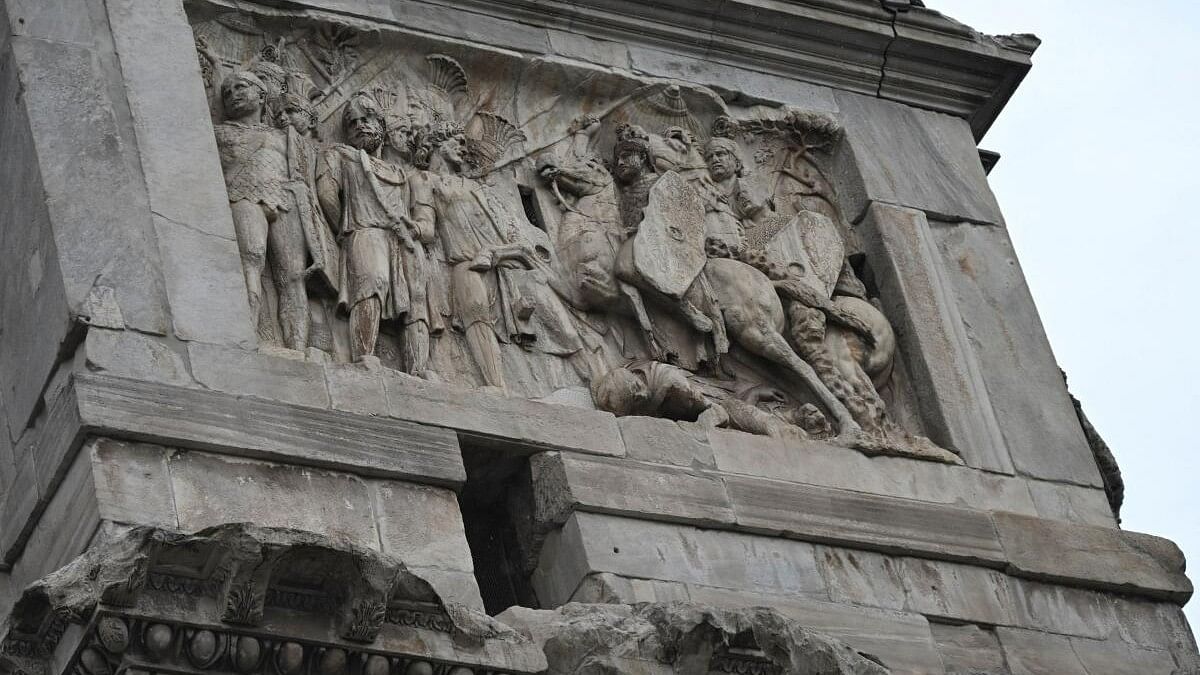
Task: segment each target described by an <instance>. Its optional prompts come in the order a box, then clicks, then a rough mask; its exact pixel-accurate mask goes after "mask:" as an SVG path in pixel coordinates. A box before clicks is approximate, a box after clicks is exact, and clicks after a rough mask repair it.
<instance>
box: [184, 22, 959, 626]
mask: <svg viewBox="0 0 1200 675" xmlns="http://www.w3.org/2000/svg"><path fill="white" fill-rule="evenodd" d="M192 20H193V27H194V31H195V33H196V38H197V45H198V48H199V50H200V58H201V61H202V63H203V64H205V71H204V72H205V73H206V83H207V84H208V86H209V93H210V101H211V104H212V112H213V119H214V121H215V125H214V130H215V133H216V137H217V145H218V148H219V150H220V154H221V161H222V166H223V168H224V172H225V180H226V184H227V188H228V195H229V202H230V209H231V212H232V214H233V220H234V225H235V229H236V230H237V234H238V242H239V247H240V250H241V254H242V263H243V270H244V272H245V277H246V287H247V292H248V294H249V295H248V300H249V303H250V308H251V311H252V314H254V315H255V317H256V318H257V322H258V329H259V335H260V338H261V340H262V341H263V342H264V343H266V344H268V345H274V346H275V347H279V348H286V349H291V350H298V351H307V352H308V353H309V355H310V356H311V357H313V358H320V359H328V358H333V359H335V360H345V361H357V362H362V363H364V364H366V366H367V367H378V366H382V367H390V368H396V369H400V370H403V371H405V372H408V373H410V374H414V375H417V376H419V377H423V378H427V379H430V380H438V381H446V382H449V383H451V384H455V385H459V386H465V387H484V388H490V389H492V390H495V391H497V392H503V393H505V394H507V395H513V396H525V397H531V398H541V397H545V396H550V395H552V394H554V393H555V392H558V391H569V390H580V389H584V390H588V391H590V392H592V394H593V400H594V403H595V405H596V406H597V407H600V408H603V409H607V410H610V411H612V412H614V413H617V414H639V415H654V416H661V417H668V418H675V419H687V420H697V419H702V420H704V421H706V422H707V423H710V424H712V425H717V426H726V427H731V428H735V429H740V430H743V431H748V432H751V433H759V434H775V435H778V434H792V435H795V436H799V437H814V436H815V437H822V438H824V437H831V438H834V439H836V440H837V441H839V442H841V443H843V444H845V445H848V446H851V447H856V448H859V449H861V450H864V451H868V452H876V453H889V454H901V455H909V456H915V457H919V458H923V459H933V460H937V461H945V462H958V461H959V460H958V458H957V457H956V456H955V455H954V454H953V453H950V452H947V451H945V450H943V449H941V448H938V447H936V446H935V445H934V444H933V443H931V442H929V441H928V440H927V439H925V438H923V437H922V436H920V435H919V434H918V433H917V432H919V431H920V430H916V429H914V430H906V429H902V428H901V427H900V426H899V424H897V423H896V422H895V421H894V420H893V419H892V417H891V416H889V414H888V403H887V402H886V400H885V397H884V396H883V395H881V394H880V391H889V396H893V397H894V396H903V395H907V394H906V393H907V390H906V389H904V387H903V386H899V385H898V386H893V382H892V379H893V375H892V374H893V372H894V368H893V364H894V361H895V359H896V358H897V355H896V353H895V347H896V339H895V335H894V333H893V331H892V328H891V325H890V324H889V322H888V320H887V318H886V317H885V316H884V314H883V312H882V311H881V309H880V308H879V306H878V303H877V302H875V301H873V298H872V297H871V293H870V290H869V288H868V286H867V285H866V284H864V283H863V281H862V280H860V276H859V275H860V274H862V273H863V272H864V270H866V271H868V272H869V264H870V261H865V263H864V262H863V260H862V256H858V261H859V263H860V264H859V265H858V267H857V268H856V265H855V264H852V263H851V262H850V261H851V259H853V257H854V252H855V242H854V239H853V232H852V230H851V228H850V226H849V224H848V222H847V221H846V219H845V218H844V217H843V214H842V212H841V209H840V206H839V201H838V197H837V193H836V190H835V187H834V182H833V180H832V179H831V177H830V175H829V172H828V171H827V166H828V164H829V159H830V157H831V156H832V155H833V154H834V153H837V152H839V151H840V148H841V146H842V144H843V131H842V128H841V126H840V124H839V123H838V122H837V120H835V119H834V118H832V117H830V116H828V115H825V114H822V113H816V112H812V111H805V110H797V109H792V108H786V107H782V106H779V107H777V108H775V109H771V108H769V107H766V106H757V107H756V108H754V109H753V110H752V111H751V110H747V109H741V108H735V107H731V106H730V105H728V104H726V103H725V101H724V100H722V98H721V97H718V96H717V95H715V94H714V93H712V92H711V91H709V90H706V89H704V88H702V87H695V86H689V85H686V84H683V83H676V82H645V81H638V80H633V79H631V78H629V77H625V76H621V75H617V74H615V73H611V72H600V71H595V70H588V69H585V68H584V67H582V66H571V65H567V64H564V63H561V62H551V61H547V60H544V59H539V58H520V57H516V56H514V55H511V54H498V53H489V52H486V51H484V50H480V49H473V48H467V47H464V46H462V45H453V44H445V43H439V42H437V41H434V40H432V39H426V38H418V37H417V36H413V35H400V34H390V33H388V32H386V31H384V30H379V31H373V30H364V29H363V28H362V27H361V26H356V27H349V26H341V25H334V24H327V23H320V22H312V21H302V20H296V19H293V18H291V17H288V16H286V14H285V13H281V12H280V13H275V14H272V15H264V16H256V15H251V14H246V13H238V12H230V11H227V10H225V9H224V8H222V7H219V6H217V5H204V4H199V3H197V4H196V5H194V6H193V7H192ZM864 265H865V267H864ZM572 398H574V397H572ZM248 601H250V602H251V606H249V607H248V608H247V611H248V612H249V615H248V616H249V617H250V618H253V616H254V615H255V612H256V611H257V610H256V609H255V608H254V606H253V605H254V604H255V599H248ZM256 602H257V604H261V599H258V600H257V601H256Z"/></svg>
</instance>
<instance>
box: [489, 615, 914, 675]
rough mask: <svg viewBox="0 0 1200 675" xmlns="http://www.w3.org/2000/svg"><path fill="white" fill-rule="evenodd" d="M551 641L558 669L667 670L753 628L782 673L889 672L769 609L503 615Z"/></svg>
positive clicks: (552, 663)
mask: <svg viewBox="0 0 1200 675" xmlns="http://www.w3.org/2000/svg"><path fill="white" fill-rule="evenodd" d="M498 618H499V619H500V620H501V621H503V622H505V623H507V624H508V625H511V626H513V627H515V628H517V630H519V631H520V632H522V633H523V634H524V635H526V636H527V637H528V638H530V639H531V640H533V641H534V642H535V643H538V644H542V645H543V646H544V649H545V652H546V657H547V662H548V666H549V668H548V670H547V672H548V673H550V674H552V675H570V674H574V673H586V672H592V671H593V669H598V670H602V671H603V672H620V673H644V674H645V675H668V673H673V672H678V671H679V670H681V669H685V668H687V669H692V668H694V669H697V670H699V669H702V668H705V667H706V666H707V665H708V664H707V663H705V661H711V659H712V656H713V655H714V653H716V652H718V651H719V650H721V649H722V648H724V647H725V646H726V645H728V644H729V643H730V642H731V641H732V640H734V639H735V636H741V635H749V636H752V637H753V640H754V642H755V644H756V645H758V647H759V649H761V650H762V652H763V653H764V655H765V656H766V661H767V662H768V663H769V664H770V665H771V666H773V667H774V668H776V669H779V670H780V671H782V672H796V673H802V672H821V673H828V674H829V675H886V674H887V673H888V672H896V671H889V670H888V669H887V668H884V667H881V666H880V665H879V664H878V663H877V662H875V660H874V658H868V657H867V656H866V655H864V654H862V653H860V652H857V651H855V650H854V649H852V648H850V647H848V646H847V645H845V644H842V643H840V642H838V641H837V640H832V639H830V638H829V637H827V636H824V635H821V634H819V633H816V632H813V631H812V630H810V628H809V627H807V626H804V624H803V623H802V622H797V621H791V620H788V619H786V618H785V617H784V615H782V614H781V613H779V612H777V611H775V610H772V609H768V608H761V607H760V608H754V609H736V610H722V609H719V608H716V607H708V606H704V605H689V604H672V605H663V604H650V605H643V606H637V607H628V606H625V605H570V606H568V607H564V608H560V609H558V610H557V611H549V610H540V611H539V610H531V609H526V608H523V607H514V608H512V609H509V610H507V611H506V612H504V613H503V614H501V615H500V616H499V617H498Z"/></svg>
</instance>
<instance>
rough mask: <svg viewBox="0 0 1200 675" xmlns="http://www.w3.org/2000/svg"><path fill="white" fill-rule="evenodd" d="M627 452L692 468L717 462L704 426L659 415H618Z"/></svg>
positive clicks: (658, 461)
mask: <svg viewBox="0 0 1200 675" xmlns="http://www.w3.org/2000/svg"><path fill="white" fill-rule="evenodd" d="M617 426H618V427H620V428H621V438H622V439H623V440H624V441H625V452H626V454H627V455H628V456H629V457H630V458H631V459H640V460H643V461H646V462H656V463H659V464H674V465H676V466H686V467H690V468H712V467H713V466H715V460H714V459H713V449H712V446H711V445H709V443H708V438H707V436H706V434H705V430H704V428H703V427H701V426H699V425H697V424H690V423H687V422H674V421H672V420H667V419H661V418H658V417H640V416H634V417H619V418H617Z"/></svg>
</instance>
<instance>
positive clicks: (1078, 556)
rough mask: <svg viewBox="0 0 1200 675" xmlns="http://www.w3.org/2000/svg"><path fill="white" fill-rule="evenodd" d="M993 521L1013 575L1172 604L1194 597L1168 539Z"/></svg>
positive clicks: (1003, 518) (1020, 520)
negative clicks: (1124, 593)
mask: <svg viewBox="0 0 1200 675" xmlns="http://www.w3.org/2000/svg"><path fill="white" fill-rule="evenodd" d="M992 518H993V520H994V521H995V523H996V530H997V532H998V534H999V537H1000V542H1001V544H1002V545H1003V547H1004V557H1005V559H1006V560H1007V561H1008V567H1009V570H1010V571H1011V572H1012V573H1014V574H1017V575H1020V576H1023V577H1028V578H1032V579H1043V580H1047V581H1061V580H1067V579H1069V580H1071V583H1072V584H1073V585H1084V586H1090V587H1094V588H1099V589H1104V590H1115V591H1121V592H1130V593H1135V594H1138V595H1144V596H1148V597H1157V598H1162V599H1166V600H1172V601H1176V602H1185V601H1187V599H1188V598H1190V597H1191V595H1192V584H1191V582H1190V581H1188V579H1187V577H1186V576H1185V575H1184V573H1183V570H1184V559H1183V553H1182V552H1181V551H1180V550H1179V547H1178V546H1176V545H1175V544H1173V543H1172V542H1170V541H1167V540H1166V539H1160V538H1158V537H1154V536H1151V535H1148V534H1140V533H1137V532H1126V531H1124V530H1118V529H1114V528H1108V527H1091V526H1088V525H1076V524H1068V523H1061V522H1058V521H1052V520H1041V519H1037V518H1029V517H1026V516H1018V515H1015V514H1008V513H996V514H993V516H992Z"/></svg>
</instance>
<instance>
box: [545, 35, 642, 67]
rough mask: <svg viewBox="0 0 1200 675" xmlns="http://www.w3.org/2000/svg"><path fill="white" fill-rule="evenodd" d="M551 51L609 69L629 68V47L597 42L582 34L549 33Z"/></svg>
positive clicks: (611, 42) (610, 42) (604, 41)
mask: <svg viewBox="0 0 1200 675" xmlns="http://www.w3.org/2000/svg"><path fill="white" fill-rule="evenodd" d="M547 37H548V38H549V39H550V49H551V50H553V51H554V53H555V54H558V55H559V56H565V57H567V58H572V59H579V60H580V61H587V62H588V63H595V64H598V65H601V66H605V67H608V68H626V69H628V68H629V47H628V46H627V45H626V44H625V43H623V42H614V41H612V40H597V39H593V38H590V37H587V36H586V35H582V34H580V33H570V32H566V31H561V30H553V29H551V30H549V31H547Z"/></svg>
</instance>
